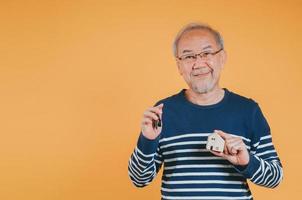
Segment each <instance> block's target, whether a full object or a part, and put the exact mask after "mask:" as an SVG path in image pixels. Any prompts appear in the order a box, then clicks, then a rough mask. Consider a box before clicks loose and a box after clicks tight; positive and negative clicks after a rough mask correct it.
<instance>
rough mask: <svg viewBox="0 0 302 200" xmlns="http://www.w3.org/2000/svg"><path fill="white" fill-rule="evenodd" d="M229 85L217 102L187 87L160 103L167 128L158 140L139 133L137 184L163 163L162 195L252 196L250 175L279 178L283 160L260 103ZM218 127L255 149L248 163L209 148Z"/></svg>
mask: <svg viewBox="0 0 302 200" xmlns="http://www.w3.org/2000/svg"><path fill="white" fill-rule="evenodd" d="M224 91H225V95H224V97H223V99H222V100H221V101H220V102H218V103H216V104H213V105H207V106H201V105H196V104H194V103H192V102H190V101H188V100H187V98H186V96H185V89H183V90H181V91H180V92H179V93H178V94H175V95H173V96H170V97H168V98H165V99H163V100H160V101H159V102H157V103H156V105H158V104H160V103H163V104H164V107H163V115H162V132H161V134H160V135H159V136H158V137H157V138H156V139H154V140H149V139H147V138H146V137H144V136H143V135H142V134H140V136H139V139H138V143H137V146H136V148H135V149H134V152H133V154H132V155H131V158H130V160H129V166H128V171H129V176H130V178H131V180H132V182H133V183H134V184H135V185H136V186H138V187H143V186H146V185H148V184H149V183H150V182H151V181H152V180H153V178H154V177H155V176H156V174H157V172H158V171H159V169H160V168H161V166H162V165H163V164H164V167H163V168H164V169H163V170H164V171H163V176H162V187H161V194H162V199H186V200H189V199H252V198H253V197H252V194H251V191H250V190H249V186H248V184H247V179H249V180H250V181H251V182H253V183H255V184H258V185H262V186H266V187H271V188H272V187H276V186H277V185H278V184H279V183H280V181H281V180H282V177H283V175H282V173H283V172H282V165H281V163H280V160H279V157H278V155H277V152H276V150H275V148H274V145H273V143H272V137H271V133H270V127H269V125H268V123H267V121H266V119H265V117H264V116H263V114H262V112H261V109H260V107H259V105H258V104H257V103H256V102H255V101H254V100H252V99H249V98H246V97H243V96H240V95H238V94H235V93H233V92H231V91H229V90H228V89H226V88H224ZM214 130H222V131H224V132H226V133H229V134H232V135H234V136H236V137H240V138H242V140H243V142H244V143H245V145H246V148H247V149H248V151H249V153H250V162H249V164H248V165H247V166H235V165H233V164H231V163H230V162H229V161H228V160H226V159H224V158H222V157H218V156H215V155H213V154H212V153H211V152H209V151H208V150H207V149H206V148H205V146H206V142H207V137H208V136H209V135H210V134H211V133H213V131H214Z"/></svg>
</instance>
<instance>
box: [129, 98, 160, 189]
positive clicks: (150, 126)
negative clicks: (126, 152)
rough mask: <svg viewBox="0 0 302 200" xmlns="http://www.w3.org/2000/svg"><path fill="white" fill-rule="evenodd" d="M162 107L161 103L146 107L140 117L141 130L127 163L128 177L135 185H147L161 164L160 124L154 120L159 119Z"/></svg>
mask: <svg viewBox="0 0 302 200" xmlns="http://www.w3.org/2000/svg"><path fill="white" fill-rule="evenodd" d="M162 108H163V104H159V105H157V106H155V107H151V108H148V109H147V110H146V111H145V112H144V115H143V118H142V122H141V129H142V132H141V134H140V136H139V139H138V142H137V146H136V148H135V149H134V152H133V153H132V155H131V158H130V160H129V165H128V173H129V176H130V179H131V180H132V182H133V183H134V185H136V186H137V187H144V186H146V185H148V184H149V183H150V182H151V181H152V180H153V178H154V177H155V176H156V174H157V172H158V171H159V169H160V167H161V165H162V155H161V151H160V148H159V145H158V144H159V138H160V133H161V130H162V124H161V123H159V124H156V125H155V122H157V121H160V120H161V117H162ZM158 125H159V126H158Z"/></svg>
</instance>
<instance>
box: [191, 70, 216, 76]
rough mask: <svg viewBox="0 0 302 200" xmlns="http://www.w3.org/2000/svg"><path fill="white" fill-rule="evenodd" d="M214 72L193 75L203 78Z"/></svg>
mask: <svg viewBox="0 0 302 200" xmlns="http://www.w3.org/2000/svg"><path fill="white" fill-rule="evenodd" d="M211 72H212V71H208V72H206V73H198V74H193V76H194V77H202V76H207V75H208V74H210V73H211Z"/></svg>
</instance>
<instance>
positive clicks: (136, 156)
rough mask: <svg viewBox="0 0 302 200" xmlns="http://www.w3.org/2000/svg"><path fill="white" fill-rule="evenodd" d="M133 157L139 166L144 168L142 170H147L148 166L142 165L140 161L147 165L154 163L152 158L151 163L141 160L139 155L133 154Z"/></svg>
mask: <svg viewBox="0 0 302 200" xmlns="http://www.w3.org/2000/svg"><path fill="white" fill-rule="evenodd" d="M133 156H134V157H135V159H136V161H137V164H138V165H139V166H140V167H142V168H145V167H146V166H144V165H142V164H141V163H140V161H141V162H143V163H146V164H147V165H148V164H149V163H151V162H152V161H153V158H152V160H149V161H146V160H143V159H142V158H140V157H139V156H138V154H135V153H134V154H133Z"/></svg>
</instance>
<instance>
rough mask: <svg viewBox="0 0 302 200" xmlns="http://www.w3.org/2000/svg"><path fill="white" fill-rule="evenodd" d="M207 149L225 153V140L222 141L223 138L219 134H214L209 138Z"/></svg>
mask: <svg viewBox="0 0 302 200" xmlns="http://www.w3.org/2000/svg"><path fill="white" fill-rule="evenodd" d="M206 148H207V149H208V150H213V151H218V152H223V149H224V140H223V139H222V137H221V136H220V135H219V134H217V133H213V134H211V135H209V136H208V141H207V145H206Z"/></svg>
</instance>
